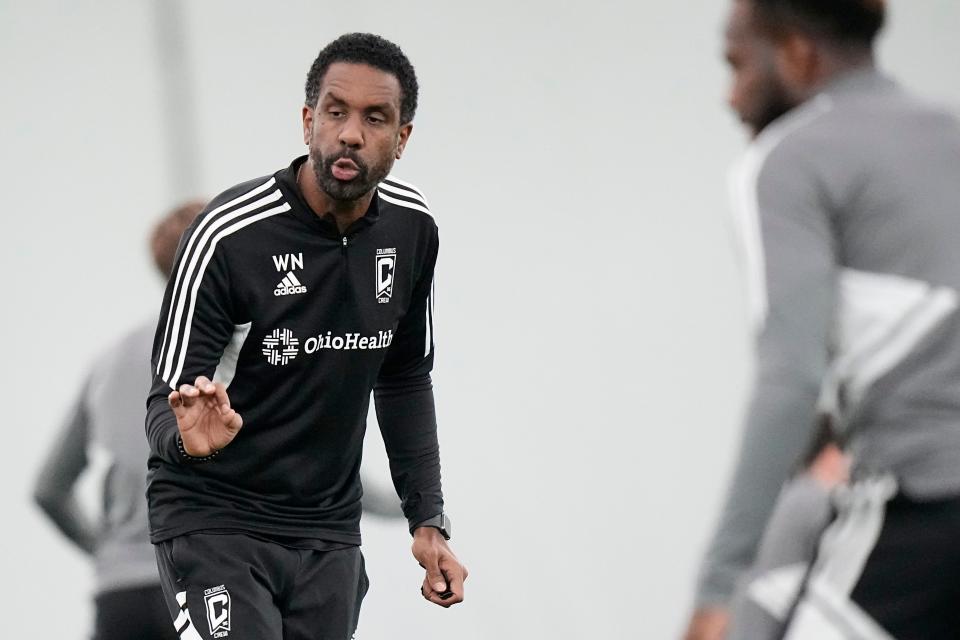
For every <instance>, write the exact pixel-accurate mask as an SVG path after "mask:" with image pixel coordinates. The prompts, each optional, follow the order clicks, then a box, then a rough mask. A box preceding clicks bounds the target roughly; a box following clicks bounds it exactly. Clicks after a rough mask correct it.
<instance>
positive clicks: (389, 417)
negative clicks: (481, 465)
mask: <svg viewBox="0 0 960 640" xmlns="http://www.w3.org/2000/svg"><path fill="white" fill-rule="evenodd" d="M374 399H375V402H376V408H377V420H378V421H379V422H380V429H381V432H382V433H383V441H384V445H385V446H386V449H387V456H388V457H389V459H390V473H391V475H392V477H393V484H394V487H395V488H396V490H397V494H398V495H399V496H400V498H401V506H402V508H403V514H404V516H405V517H406V518H407V522H408V524H409V526H410V527H412V526H414V525H415V524H417V523H419V522H423V521H424V520H427V519H429V518H431V517H433V516H435V515H437V514H439V513H441V512H442V511H443V491H442V489H441V483H440V447H439V444H438V442H437V417H436V409H435V407H434V401H433V386H432V384H431V382H430V376H428V375H425V376H420V377H417V378H413V379H404V380H398V381H381V382H380V383H378V385H377V388H376V389H375V391H374Z"/></svg>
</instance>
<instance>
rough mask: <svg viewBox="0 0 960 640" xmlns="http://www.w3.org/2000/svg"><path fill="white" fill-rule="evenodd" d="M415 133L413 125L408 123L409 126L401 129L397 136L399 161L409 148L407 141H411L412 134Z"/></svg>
mask: <svg viewBox="0 0 960 640" xmlns="http://www.w3.org/2000/svg"><path fill="white" fill-rule="evenodd" d="M412 133H413V123H412V122H408V123H407V124H405V125H403V126H402V127H400V132H399V133H398V134H397V153H396V158H397V160H399V159H400V156H402V155H403V150H404V149H405V148H406V146H407V140H409V139H410V134H412Z"/></svg>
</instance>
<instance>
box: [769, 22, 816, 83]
mask: <svg viewBox="0 0 960 640" xmlns="http://www.w3.org/2000/svg"><path fill="white" fill-rule="evenodd" d="M818 65H819V56H818V54H817V47H816V45H815V44H814V42H813V40H811V39H810V38H809V37H807V36H805V35H802V34H799V33H787V34H784V35H783V37H782V39H781V40H780V42H778V43H777V66H778V67H779V68H780V73H781V77H782V78H783V80H784V84H785V85H787V87H789V88H790V89H792V90H793V91H795V92H798V93H801V94H804V93H806V92H807V89H808V88H809V87H810V85H812V84H814V83H815V82H816V81H817V79H818V77H817V76H818Z"/></svg>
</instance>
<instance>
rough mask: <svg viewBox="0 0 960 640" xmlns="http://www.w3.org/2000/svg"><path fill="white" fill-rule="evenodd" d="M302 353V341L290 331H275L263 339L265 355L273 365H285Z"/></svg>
mask: <svg viewBox="0 0 960 640" xmlns="http://www.w3.org/2000/svg"><path fill="white" fill-rule="evenodd" d="M299 352H300V341H299V340H297V339H296V338H294V337H293V332H292V331H290V329H274V330H273V333H271V334H269V335H268V336H267V337H266V338H264V339H263V355H265V356H267V362H269V363H270V364H272V365H285V364H287V363H288V362H290V361H291V360H293V359H294V358H296V357H297V354H298V353H299Z"/></svg>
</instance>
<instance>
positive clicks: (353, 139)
mask: <svg viewBox="0 0 960 640" xmlns="http://www.w3.org/2000/svg"><path fill="white" fill-rule="evenodd" d="M340 144H341V145H343V146H345V147H350V148H351V149H356V148H359V147H361V146H363V127H362V126H361V123H360V122H359V120H358V118H356V117H354V116H351V117H349V118H347V119H346V122H344V123H343V127H342V128H341V129H340Z"/></svg>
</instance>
